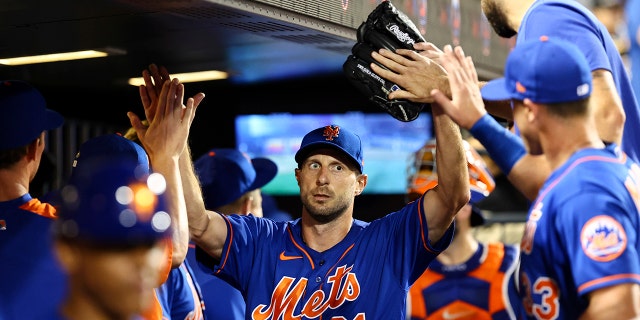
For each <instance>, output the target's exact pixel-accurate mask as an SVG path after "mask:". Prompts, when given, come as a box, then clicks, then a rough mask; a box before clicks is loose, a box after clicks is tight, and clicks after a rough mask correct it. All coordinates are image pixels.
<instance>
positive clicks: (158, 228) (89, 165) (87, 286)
mask: <svg viewBox="0 0 640 320" xmlns="http://www.w3.org/2000/svg"><path fill="white" fill-rule="evenodd" d="M82 161H83V163H82V166H81V167H76V168H75V169H74V172H73V174H72V176H71V178H70V179H69V181H68V183H67V184H66V185H65V186H63V188H62V189H61V190H60V193H59V197H60V202H59V203H60V205H59V208H60V209H59V217H58V219H56V221H55V222H54V228H53V229H52V230H53V234H54V238H55V246H54V249H55V252H56V256H57V257H58V260H59V262H60V264H61V265H62V267H63V268H64V270H65V271H66V273H67V275H68V284H69V285H68V287H69V289H68V291H67V292H66V293H65V296H64V300H63V303H62V304H61V305H60V309H59V310H58V312H55V313H52V314H50V315H48V316H47V317H44V318H42V319H148V318H147V317H143V316H142V315H143V312H144V311H145V310H147V309H148V308H149V307H150V306H151V305H152V304H153V302H154V299H156V298H155V297H154V290H153V289H154V288H155V287H156V286H157V282H158V279H159V278H162V275H161V273H163V271H162V270H163V269H164V268H163V267H162V266H161V265H168V264H169V263H168V260H167V258H166V248H167V246H166V244H167V242H168V241H169V240H170V237H171V232H172V230H171V228H172V222H173V221H174V220H173V219H172V217H171V215H170V214H169V213H168V212H169V206H168V202H169V201H168V200H167V199H166V190H167V188H166V181H165V180H164V178H163V177H162V176H161V175H159V174H157V173H153V174H149V172H148V171H146V173H144V169H142V170H141V168H140V164H139V163H138V161H136V160H135V159H131V158H130V157H128V156H122V155H110V156H109V157H103V158H100V157H94V158H91V159H84V160H82Z"/></svg>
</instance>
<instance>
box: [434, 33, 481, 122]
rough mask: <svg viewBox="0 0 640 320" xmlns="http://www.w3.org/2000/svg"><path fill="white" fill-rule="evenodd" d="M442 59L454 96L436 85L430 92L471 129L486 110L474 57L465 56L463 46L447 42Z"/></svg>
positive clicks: (453, 115) (455, 120) (447, 112)
mask: <svg viewBox="0 0 640 320" xmlns="http://www.w3.org/2000/svg"><path fill="white" fill-rule="evenodd" d="M440 62H441V63H442V67H443V68H444V69H445V70H446V72H447V73H448V78H449V84H450V86H451V87H450V90H451V98H449V97H448V95H447V94H445V93H444V92H442V91H441V90H439V89H437V88H436V89H433V91H432V92H431V95H432V96H433V98H434V99H435V101H436V102H438V105H439V106H440V107H441V108H442V109H443V111H444V112H445V113H446V114H447V115H449V117H451V119H453V121H454V122H456V123H457V124H458V125H459V126H461V127H463V128H465V129H467V130H469V129H470V128H471V127H472V126H473V124H474V123H476V121H478V120H479V119H480V118H481V117H482V116H483V115H485V114H486V113H487V111H486V110H485V107H484V102H483V100H482V96H481V95H480V89H479V87H478V74H477V72H476V69H475V66H474V64H473V60H472V59H471V57H468V56H465V54H464V51H462V48H461V47H456V48H455V49H452V48H451V46H449V45H447V46H445V47H444V52H443V54H442V55H441V57H440Z"/></svg>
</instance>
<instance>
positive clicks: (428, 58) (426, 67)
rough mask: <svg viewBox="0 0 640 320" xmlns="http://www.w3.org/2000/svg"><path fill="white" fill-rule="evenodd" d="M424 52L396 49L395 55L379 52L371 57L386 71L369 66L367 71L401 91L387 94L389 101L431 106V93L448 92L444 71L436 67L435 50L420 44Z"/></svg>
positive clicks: (381, 50) (374, 65) (427, 45)
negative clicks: (403, 100) (437, 90)
mask: <svg viewBox="0 0 640 320" xmlns="http://www.w3.org/2000/svg"><path fill="white" fill-rule="evenodd" d="M422 46H424V49H426V50H424V51H421V52H416V51H415V50H407V49H398V50H396V52H395V53H394V52H391V51H389V50H385V49H380V50H379V51H378V52H373V53H372V54H371V56H372V57H373V59H375V60H376V61H377V62H378V63H380V64H381V65H383V66H385V67H386V68H387V69H388V70H387V69H385V68H382V67H380V66H378V65H377V64H375V63H372V64H371V66H370V67H371V70H373V72H375V73H376V74H378V75H379V76H380V77H382V78H384V79H387V80H389V81H391V82H394V83H396V84H398V85H399V86H400V87H401V88H402V89H400V90H396V91H393V92H391V93H390V94H389V96H388V98H389V99H407V100H410V101H413V102H419V103H431V102H433V101H434V100H433V97H432V96H431V91H432V90H433V89H439V90H441V91H444V92H449V83H448V79H447V72H446V70H445V69H444V68H443V67H442V66H440V64H439V61H437V60H434V59H438V57H439V56H440V54H439V53H438V50H437V48H435V46H433V45H430V44H423V45H420V46H419V47H421V48H422Z"/></svg>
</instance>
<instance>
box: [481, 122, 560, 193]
mask: <svg viewBox="0 0 640 320" xmlns="http://www.w3.org/2000/svg"><path fill="white" fill-rule="evenodd" d="M469 132H470V133H471V134H472V135H473V136H474V137H475V138H476V139H478V141H479V142H480V143H481V144H482V145H483V146H484V147H485V149H486V150H487V153H488V154H489V157H491V159H492V160H493V161H494V162H495V164H496V165H498V167H499V168H500V170H501V171H502V172H503V173H504V174H505V175H506V176H507V177H508V178H509V181H511V183H512V184H513V186H515V187H516V188H517V189H518V190H519V191H520V192H521V193H522V194H524V195H525V197H527V199H529V200H533V199H535V197H536V196H537V194H538V190H539V189H540V187H541V186H542V183H543V182H544V180H545V179H546V177H547V176H548V175H549V172H550V169H549V165H548V163H547V161H546V159H545V158H544V157H543V156H531V155H529V154H527V151H526V149H525V146H524V142H522V139H520V137H518V136H516V135H515V134H514V133H513V132H511V131H509V130H508V129H507V128H504V127H502V126H501V125H500V124H499V123H498V122H497V121H496V120H495V119H493V118H492V117H491V116H490V115H489V114H485V115H484V116H483V117H482V118H480V120H478V121H477V122H476V123H475V124H474V125H473V126H472V127H471V129H470V130H469Z"/></svg>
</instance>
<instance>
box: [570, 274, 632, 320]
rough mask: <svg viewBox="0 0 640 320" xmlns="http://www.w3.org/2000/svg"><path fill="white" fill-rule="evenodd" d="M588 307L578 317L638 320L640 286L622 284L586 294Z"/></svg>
mask: <svg viewBox="0 0 640 320" xmlns="http://www.w3.org/2000/svg"><path fill="white" fill-rule="evenodd" d="M587 299H588V300H589V307H587V310H585V312H584V313H583V314H582V315H581V316H580V319H581V320H587V319H640V285H638V284H636V283H624V284H620V285H615V286H610V287H604V288H602V289H598V290H595V291H593V292H590V293H588V294H587Z"/></svg>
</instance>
